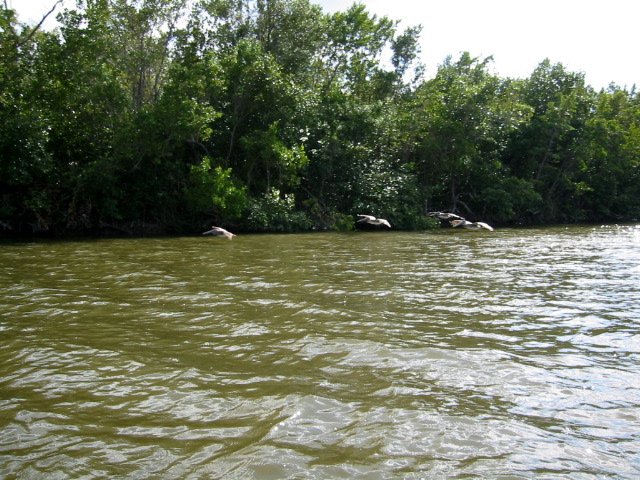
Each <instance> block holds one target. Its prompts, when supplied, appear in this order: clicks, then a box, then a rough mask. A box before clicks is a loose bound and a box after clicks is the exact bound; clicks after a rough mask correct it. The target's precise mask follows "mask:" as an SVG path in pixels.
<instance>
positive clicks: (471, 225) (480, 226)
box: [449, 220, 493, 232]
mask: <svg viewBox="0 0 640 480" xmlns="http://www.w3.org/2000/svg"><path fill="white" fill-rule="evenodd" d="M449 223H451V226H452V227H454V228H455V227H462V228H468V229H469V230H489V231H490V232H493V227H492V226H491V225H487V224H486V223H484V222H470V221H468V220H451V222H449Z"/></svg>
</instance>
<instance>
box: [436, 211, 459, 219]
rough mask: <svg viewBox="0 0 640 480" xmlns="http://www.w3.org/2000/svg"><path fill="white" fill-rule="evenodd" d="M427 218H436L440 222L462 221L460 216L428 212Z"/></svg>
mask: <svg viewBox="0 0 640 480" xmlns="http://www.w3.org/2000/svg"><path fill="white" fill-rule="evenodd" d="M427 217H437V218H439V219H440V220H464V218H462V217H461V216H460V215H456V214H455V213H448V212H429V213H427Z"/></svg>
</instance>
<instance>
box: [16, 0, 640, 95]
mask: <svg viewBox="0 0 640 480" xmlns="http://www.w3.org/2000/svg"><path fill="white" fill-rule="evenodd" d="M311 2H312V3H317V4H319V5H321V6H322V7H323V8H324V10H325V12H327V13H330V12H335V11H344V10H346V9H347V8H348V7H349V6H350V5H351V4H353V3H354V2H353V1H352V0H311ZM8 3H9V6H13V8H15V9H16V10H17V11H18V15H19V18H20V19H21V20H22V21H25V22H29V23H35V22H37V21H39V20H40V18H41V16H42V14H43V13H44V12H47V11H48V10H49V9H50V8H51V7H52V6H53V4H54V3H55V0H8ZM360 3H363V4H364V5H365V6H366V7H367V10H368V11H369V12H370V13H372V14H376V15H378V16H383V15H386V16H388V17H389V18H390V19H392V20H401V23H400V26H399V30H400V31H402V30H404V28H406V27H408V26H412V25H417V24H422V26H423V30H422V35H421V40H422V41H421V45H422V46H421V49H422V53H421V60H422V62H423V63H424V64H425V65H426V67H427V75H428V76H432V75H433V74H434V73H435V71H436V69H437V66H438V65H439V64H440V63H442V61H443V60H444V58H445V57H446V56H447V55H452V56H453V58H454V60H457V59H458V58H459V55H460V52H462V51H469V52H470V53H471V55H473V56H478V57H482V58H484V57H486V56H489V55H492V56H493V57H494V63H493V69H494V71H495V72H496V73H497V74H498V75H500V76H503V77H528V76H529V75H530V74H531V72H532V71H533V69H534V68H535V67H536V66H537V65H538V64H539V63H540V62H541V61H542V60H544V59H545V58H549V59H550V60H551V61H552V62H553V63H556V62H560V63H562V64H563V65H564V66H565V67H567V68H568V69H569V70H570V71H574V72H584V73H585V75H586V80H587V83H588V84H590V85H591V86H593V87H594V88H596V89H600V88H603V87H607V86H608V85H609V83H611V82H615V83H616V84H618V85H619V86H622V87H624V86H627V87H629V88H630V87H631V86H632V85H633V84H637V85H638V86H639V87H640V54H639V50H638V47H639V46H640V41H639V40H640V35H638V33H637V32H638V26H637V25H638V22H639V21H640V1H638V0H606V1H605V0H535V1H533V0H362V1H361V2H360ZM64 4H65V6H67V7H72V6H73V5H74V4H75V2H74V1H73V0H64Z"/></svg>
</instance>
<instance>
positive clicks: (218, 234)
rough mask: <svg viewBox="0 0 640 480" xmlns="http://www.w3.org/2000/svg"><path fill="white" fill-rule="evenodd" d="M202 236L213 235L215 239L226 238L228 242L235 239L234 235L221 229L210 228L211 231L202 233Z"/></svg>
mask: <svg viewBox="0 0 640 480" xmlns="http://www.w3.org/2000/svg"><path fill="white" fill-rule="evenodd" d="M203 235H213V236H215V237H227V238H228V239H229V240H231V239H232V238H233V237H235V234H233V233H231V232H228V231H226V230H225V229H224V228H221V227H211V230H209V231H207V232H204V233H203Z"/></svg>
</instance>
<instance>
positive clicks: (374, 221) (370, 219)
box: [358, 213, 391, 228]
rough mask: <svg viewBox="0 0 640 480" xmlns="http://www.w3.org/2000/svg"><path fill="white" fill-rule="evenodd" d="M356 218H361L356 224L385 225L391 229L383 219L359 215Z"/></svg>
mask: <svg viewBox="0 0 640 480" xmlns="http://www.w3.org/2000/svg"><path fill="white" fill-rule="evenodd" d="M358 217H363V218H361V219H360V220H358V223H359V222H365V223H370V224H371V225H386V226H387V227H389V228H391V224H390V223H389V222H388V221H387V220H385V219H384V218H376V217H374V216H373V215H362V214H360V213H359V214H358Z"/></svg>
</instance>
